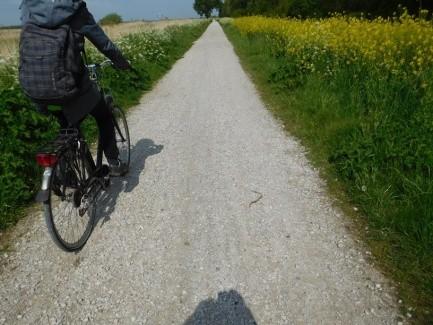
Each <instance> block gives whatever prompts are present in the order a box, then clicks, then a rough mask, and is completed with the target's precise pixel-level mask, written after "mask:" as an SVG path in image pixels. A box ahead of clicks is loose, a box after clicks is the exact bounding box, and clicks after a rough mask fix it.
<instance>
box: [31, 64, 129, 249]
mask: <svg viewBox="0 0 433 325" xmlns="http://www.w3.org/2000/svg"><path fill="white" fill-rule="evenodd" d="M111 64H112V63H111V61H109V60H107V61H104V62H102V63H100V64H91V65H87V69H88V71H89V74H90V79H91V80H92V81H93V82H95V83H96V85H97V86H98V88H99V90H100V92H101V94H102V96H103V98H104V100H105V101H106V104H107V106H108V107H110V110H111V112H112V118H113V122H114V125H115V132H116V142H117V147H118V149H119V154H120V155H119V158H120V160H121V161H122V162H124V163H125V164H126V165H127V166H128V168H129V164H130V158H131V156H130V153H131V141H130V136H129V129H128V123H127V120H126V117H125V114H124V112H123V111H122V109H121V108H119V107H117V106H116V105H115V104H114V100H113V97H112V95H111V94H110V92H109V90H107V89H104V88H103V87H102V85H101V84H100V79H101V76H102V68H103V67H105V66H107V65H111ZM54 116H55V117H57V118H59V115H54ZM36 161H37V163H38V164H39V165H40V166H42V167H43V168H44V173H43V177H42V186H41V190H40V191H39V193H38V195H37V197H36V201H37V202H39V203H42V204H43V206H44V216H45V221H46V224H47V227H48V231H49V234H50V236H51V238H52V239H53V241H54V242H55V243H56V244H57V246H58V247H59V248H61V249H62V250H64V251H67V252H74V251H78V250H80V249H81V248H83V247H84V245H85V244H86V243H87V240H88V239H89V237H90V235H91V234H92V232H93V228H94V226H95V220H96V214H97V200H98V197H99V195H100V193H101V192H102V191H106V190H107V189H108V187H109V185H110V177H109V167H108V166H107V165H105V164H103V150H102V146H101V141H100V140H98V146H97V156H96V161H95V160H94V159H93V156H92V153H91V150H90V148H89V146H88V144H87V143H86V141H85V139H84V136H83V134H82V132H81V130H80V125H79V123H78V124H77V125H70V126H68V128H66V129H61V130H60V133H59V135H58V137H57V139H56V140H55V141H53V142H52V143H50V144H49V145H47V146H46V147H45V148H44V149H43V150H41V151H40V152H39V153H37V155H36ZM62 214H63V216H62Z"/></svg>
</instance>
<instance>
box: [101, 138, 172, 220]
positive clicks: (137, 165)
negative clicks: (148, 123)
mask: <svg viewBox="0 0 433 325" xmlns="http://www.w3.org/2000/svg"><path fill="white" fill-rule="evenodd" d="M163 148H164V146H162V145H156V144H155V143H154V142H153V141H152V140H150V139H141V140H139V141H138V142H137V143H136V144H135V146H133V147H132V149H131V164H130V169H129V173H128V174H127V175H126V176H125V177H118V178H112V179H111V185H110V188H109V189H108V190H107V192H104V193H102V195H101V197H100V198H99V200H98V212H97V216H96V221H95V225H96V224H98V223H99V221H100V220H102V223H101V227H102V226H103V225H104V224H105V223H106V222H108V221H110V219H111V214H112V213H113V212H114V210H115V207H116V202H117V198H118V197H119V195H120V193H122V192H132V191H133V190H134V188H135V187H136V186H137V185H138V184H139V182H140V174H141V172H142V171H143V170H144V168H145V165H146V159H147V158H148V157H150V156H153V155H157V154H159V153H160V152H161V151H162V149H163Z"/></svg>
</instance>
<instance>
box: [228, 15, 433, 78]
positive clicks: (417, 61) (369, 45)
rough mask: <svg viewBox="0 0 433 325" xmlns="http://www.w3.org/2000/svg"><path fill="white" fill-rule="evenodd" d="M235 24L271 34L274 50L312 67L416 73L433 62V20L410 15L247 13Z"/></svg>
mask: <svg viewBox="0 0 433 325" xmlns="http://www.w3.org/2000/svg"><path fill="white" fill-rule="evenodd" d="M234 24H235V26H236V27H237V28H238V29H239V30H240V31H241V32H242V33H245V34H257V33H260V34H263V35H265V36H266V37H268V38H270V39H271V40H273V41H274V42H275V44H277V47H276V48H274V50H275V51H283V52H286V54H289V55H291V56H294V57H297V59H298V60H299V61H298V63H299V64H301V65H302V67H303V68H304V69H306V70H310V71H315V70H316V69H324V71H325V72H326V73H333V71H334V70H335V69H336V68H338V66H339V65H341V64H346V65H352V64H360V65H361V66H369V67H372V66H374V67H375V68H377V69H380V70H383V72H387V73H391V74H393V75H396V76H399V77H402V78H413V77H420V76H421V75H422V73H423V72H424V71H426V70H427V69H430V68H431V67H432V66H433V24H432V22H430V21H425V20H422V19H415V18H413V17H411V16H409V15H406V14H405V15H403V16H401V17H398V18H397V17H395V18H390V19H383V18H377V19H375V20H373V21H370V20H366V19H362V18H351V17H345V16H334V17H331V18H327V19H306V20H299V19H276V18H265V17H245V18H238V19H236V20H235V21H234ZM423 86H426V85H425V84H423Z"/></svg>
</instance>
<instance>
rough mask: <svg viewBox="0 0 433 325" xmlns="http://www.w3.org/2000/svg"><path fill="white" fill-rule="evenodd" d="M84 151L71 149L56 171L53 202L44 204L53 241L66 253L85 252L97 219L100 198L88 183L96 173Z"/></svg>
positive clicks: (54, 174) (51, 196)
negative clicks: (97, 199)
mask: <svg viewBox="0 0 433 325" xmlns="http://www.w3.org/2000/svg"><path fill="white" fill-rule="evenodd" d="M83 151H84V150H82V149H78V148H74V147H70V148H69V149H67V150H66V151H65V152H63V153H62V154H61V155H60V156H59V159H58V162H57V164H56V165H55V167H54V168H53V172H52V176H51V182H50V186H49V200H48V202H47V203H45V204H44V212H45V221H46V223H47V227H48V231H49V233H50V236H51V238H52V239H53V240H54V242H55V243H56V244H57V246H58V247H60V248H61V249H62V250H65V251H67V252H73V251H77V250H79V249H81V248H82V247H83V246H84V245H85V244H86V242H87V240H88V239H89V237H90V235H91V233H92V231H93V226H94V222H95V218H96V196H97V191H95V190H94V189H93V188H92V186H89V184H87V183H88V182H89V178H90V175H91V172H92V169H91V166H90V164H89V163H88V161H87V158H85V157H82V152H83Z"/></svg>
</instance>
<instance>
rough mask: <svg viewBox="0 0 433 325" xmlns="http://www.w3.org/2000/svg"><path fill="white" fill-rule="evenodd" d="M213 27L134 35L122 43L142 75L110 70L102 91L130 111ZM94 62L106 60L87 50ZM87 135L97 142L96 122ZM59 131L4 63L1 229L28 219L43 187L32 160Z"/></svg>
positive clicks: (0, 81) (0, 82) (0, 68)
mask: <svg viewBox="0 0 433 325" xmlns="http://www.w3.org/2000/svg"><path fill="white" fill-rule="evenodd" d="M208 24H209V22H203V23H200V24H193V25H182V26H177V27H169V28H167V29H166V30H165V31H164V32H149V33H141V34H134V35H132V36H127V37H125V38H123V39H121V40H120V44H119V45H120V47H121V48H122V51H123V52H124V53H125V54H126V56H127V57H128V58H129V59H130V60H131V61H132V64H133V66H134V68H135V69H136V70H138V72H139V73H138V75H137V74H134V73H125V72H118V71H116V70H114V69H110V68H108V69H106V70H105V71H104V75H103V82H104V86H106V87H108V88H110V89H111V91H112V92H113V96H114V98H115V100H116V103H117V104H118V105H120V106H121V107H122V108H124V109H128V108H130V107H131V106H133V105H136V104H137V103H138V102H139V99H140V97H141V96H142V95H143V92H145V91H148V90H150V89H151V88H152V86H153V85H154V84H155V83H156V82H157V81H158V80H159V79H160V78H161V77H162V76H163V75H164V74H165V73H166V72H167V71H168V70H169V69H170V68H171V67H172V65H173V64H174V63H175V62H176V61H177V60H178V59H179V58H181V57H182V56H183V54H184V53H185V52H186V51H187V50H188V49H189V48H190V47H191V46H192V44H193V42H194V41H195V40H196V39H198V38H199V37H200V36H201V35H202V33H203V32H204V31H205V29H206V28H207V26H208ZM88 55H89V57H90V61H100V60H101V59H102V58H101V56H100V55H98V54H97V53H96V52H95V51H94V49H92V48H91V47H89V49H88ZM83 128H84V131H85V134H86V135H87V136H89V137H90V139H89V140H90V141H91V140H92V137H93V139H95V136H96V133H97V131H96V126H95V123H94V122H93V121H92V120H91V119H88V120H86V121H85V122H84V126H83ZM57 131H58V126H57V125H56V123H55V122H53V121H51V120H49V119H47V118H46V117H44V116H41V115H40V114H39V113H37V112H36V111H35V109H34V108H33V106H32V104H31V103H30V101H29V100H28V99H27V98H26V97H25V96H24V95H23V93H22V92H21V90H20V87H19V85H18V80H17V66H16V62H14V61H11V62H9V63H8V64H0V230H2V229H6V228H7V227H9V226H11V225H14V224H15V223H16V222H17V221H18V219H19V218H21V217H23V216H24V213H23V211H24V208H25V207H26V206H28V205H29V204H30V203H31V202H32V201H33V198H34V195H35V192H36V191H37V189H38V187H39V186H40V184H39V182H40V176H41V169H40V168H39V167H38V166H37V165H36V163H35V160H34V155H35V153H36V152H37V150H38V149H39V148H41V147H42V146H43V145H44V144H46V143H47V142H49V141H50V140H52V139H53V138H54V137H55V136H56V134H57Z"/></svg>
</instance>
